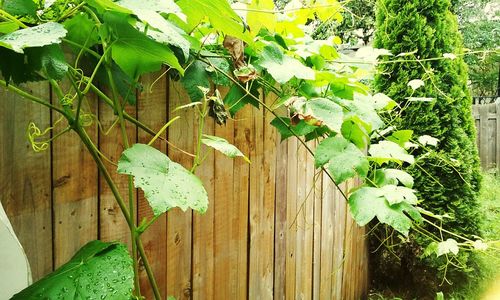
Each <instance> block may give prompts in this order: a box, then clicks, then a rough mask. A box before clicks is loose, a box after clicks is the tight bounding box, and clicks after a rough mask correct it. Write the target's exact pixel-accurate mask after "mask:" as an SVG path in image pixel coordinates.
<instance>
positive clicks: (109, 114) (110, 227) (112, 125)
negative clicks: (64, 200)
mask: <svg viewBox="0 0 500 300" xmlns="http://www.w3.org/2000/svg"><path fill="white" fill-rule="evenodd" d="M126 111H127V112H128V113H129V114H130V115H132V116H136V107H135V106H130V105H128V106H127V107H126ZM99 121H100V124H101V127H102V129H101V130H100V131H99V144H98V146H99V150H100V151H101V153H102V155H104V156H106V158H107V159H104V164H105V166H106V168H107V169H108V171H109V173H110V175H111V178H112V179H113V181H114V182H115V184H116V186H117V188H118V190H119V192H120V194H121V195H122V198H123V201H124V202H125V203H127V206H128V199H129V197H128V195H129V193H128V177H127V176H126V175H121V174H118V172H117V171H116V168H117V165H116V164H117V163H118V160H119V159H120V156H121V154H122V152H123V150H124V149H125V147H124V144H123V139H122V134H121V129H120V124H118V122H117V116H116V115H115V114H114V112H113V110H112V109H111V108H110V107H109V106H108V105H106V104H105V103H104V102H102V101H99ZM126 131H127V135H128V141H129V144H130V145H132V144H133V143H135V141H136V139H137V136H136V128H135V125H132V124H131V123H127V126H126ZM110 161H111V162H113V164H112V163H111V162H110ZM132 201H134V202H136V201H137V197H136V195H135V194H134V196H133V199H132ZM136 204H137V203H135V207H137V205H136ZM133 213H134V214H136V212H133ZM99 239H101V240H103V241H121V242H123V243H126V244H127V245H128V246H129V249H130V247H131V238H130V231H129V228H128V225H127V221H126V220H125V217H124V216H123V214H122V212H121V210H120V207H119V206H118V203H117V202H116V199H115V197H114V195H113V193H112V192H111V189H110V188H109V186H108V185H107V183H106V181H105V180H104V178H103V176H101V174H99Z"/></svg>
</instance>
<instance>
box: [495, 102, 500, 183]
mask: <svg viewBox="0 0 500 300" xmlns="http://www.w3.org/2000/svg"><path fill="white" fill-rule="evenodd" d="M495 121H496V123H497V127H496V140H495V144H496V149H495V152H496V161H495V164H496V167H497V174H500V102H498V103H497V105H496V119H495Z"/></svg>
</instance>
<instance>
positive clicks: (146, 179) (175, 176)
mask: <svg viewBox="0 0 500 300" xmlns="http://www.w3.org/2000/svg"><path fill="white" fill-rule="evenodd" d="M118 173H120V174H128V175H132V176H134V184H135V187H137V188H141V189H142V190H143V191H144V196H145V197H146V199H147V200H148V202H149V205H150V206H151V208H152V209H153V212H154V214H155V215H160V214H162V213H164V212H166V211H167V210H169V209H171V208H173V207H179V208H181V209H182V210H183V211H186V210H187V209H188V208H192V209H194V210H196V211H198V212H200V213H204V212H205V211H206V210H207V208H208V196H207V192H206V191H205V188H204V187H203V183H202V182H201V180H200V179H199V178H198V177H196V176H195V175H194V174H192V173H191V172H189V171H188V170H186V169H185V168H184V167H183V166H181V165H179V164H178V163H175V162H173V161H171V160H170V159H169V158H168V157H167V156H166V155H165V154H163V153H161V152H160V151H158V150H156V149H155V148H153V147H151V146H148V145H144V144H135V145H133V146H132V147H131V148H129V149H127V150H125V151H123V153H122V156H121V157H120V160H119V161H118Z"/></svg>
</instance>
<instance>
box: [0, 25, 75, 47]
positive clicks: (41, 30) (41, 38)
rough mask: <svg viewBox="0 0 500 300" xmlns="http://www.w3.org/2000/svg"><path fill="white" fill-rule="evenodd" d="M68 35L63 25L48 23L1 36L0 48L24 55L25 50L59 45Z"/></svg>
mask: <svg viewBox="0 0 500 300" xmlns="http://www.w3.org/2000/svg"><path fill="white" fill-rule="evenodd" d="M66 33H67V31H66V29H64V26H63V25H61V24H59V23H54V22H48V23H44V24H41V25H38V26H35V27H30V28H26V29H20V30H17V31H14V32H11V33H9V34H6V35H3V36H0V46H2V47H5V48H8V49H12V50H14V51H15V52H18V53H24V49H25V48H32V47H42V46H46V45H52V44H59V43H60V42H61V39H62V38H63V37H64V36H66Z"/></svg>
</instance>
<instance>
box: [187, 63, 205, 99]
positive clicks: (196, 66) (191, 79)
mask: <svg viewBox="0 0 500 300" xmlns="http://www.w3.org/2000/svg"><path fill="white" fill-rule="evenodd" d="M206 67H207V64H205V63H204V62H201V61H199V60H195V61H194V62H193V63H192V64H191V65H190V66H189V67H188V68H187V69H186V72H185V73H184V76H183V77H182V78H181V83H182V86H184V89H185V90H186V92H187V93H188V95H189V98H190V99H191V102H198V101H200V100H201V99H203V92H202V91H201V90H200V89H199V88H198V87H199V86H201V87H204V88H207V89H208V88H210V81H209V77H208V73H207V71H206Z"/></svg>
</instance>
